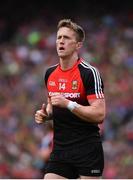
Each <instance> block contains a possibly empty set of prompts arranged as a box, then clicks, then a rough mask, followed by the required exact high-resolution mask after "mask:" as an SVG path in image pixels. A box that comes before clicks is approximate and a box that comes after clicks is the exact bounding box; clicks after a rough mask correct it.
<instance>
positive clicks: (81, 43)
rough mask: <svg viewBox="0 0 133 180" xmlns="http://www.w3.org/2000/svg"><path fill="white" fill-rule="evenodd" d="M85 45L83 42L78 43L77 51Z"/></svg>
mask: <svg viewBox="0 0 133 180" xmlns="http://www.w3.org/2000/svg"><path fill="white" fill-rule="evenodd" d="M82 45H83V42H77V50H79V49H80V48H81V47H82Z"/></svg>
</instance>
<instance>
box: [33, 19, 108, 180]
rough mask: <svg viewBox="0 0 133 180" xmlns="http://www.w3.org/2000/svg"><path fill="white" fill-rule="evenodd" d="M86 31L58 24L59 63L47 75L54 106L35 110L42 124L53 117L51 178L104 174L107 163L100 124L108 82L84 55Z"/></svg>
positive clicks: (65, 22) (47, 175)
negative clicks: (81, 49) (82, 53)
mask: <svg viewBox="0 0 133 180" xmlns="http://www.w3.org/2000/svg"><path fill="white" fill-rule="evenodd" d="M84 38H85V33H84V30H83V29H82V27H80V26H79V25H77V24H76V23H74V22H72V21H71V20H70V19H63V20H61V21H60V22H59V23H58V28H57V40H56V48H57V53H58V56H59V64H57V65H55V66H52V67H50V68H49V69H48V70H47V71H46V74H45V83H46V86H47V90H48V104H47V106H46V107H45V104H43V106H42V109H41V110H38V111H37V112H36V114H35V121H36V122H37V123H42V122H45V121H46V120H47V119H49V118H50V117H51V115H52V119H53V122H54V139H53V150H52V153H51V156H50V159H49V162H48V166H47V169H46V173H45V176H44V178H45V179H60V178H68V179H76V178H81V179H85V178H86V179H88V178H100V177H101V175H102V172H103V167H104V157H103V149H102V144H101V140H100V134H99V128H98V124H99V123H102V122H103V120H104V118H105V100H104V93H103V82H102V79H101V77H100V74H99V72H98V70H97V69H96V68H94V67H93V66H91V65H90V64H87V63H86V62H85V61H84V60H83V59H82V58H79V55H78V51H79V49H80V48H81V47H82V44H83V41H84Z"/></svg>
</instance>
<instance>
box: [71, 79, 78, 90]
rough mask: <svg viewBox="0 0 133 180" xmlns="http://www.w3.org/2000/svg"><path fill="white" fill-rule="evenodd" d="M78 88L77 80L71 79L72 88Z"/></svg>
mask: <svg viewBox="0 0 133 180" xmlns="http://www.w3.org/2000/svg"><path fill="white" fill-rule="evenodd" d="M77 88H78V81H77V80H73V81H72V89H73V90H75V89H77Z"/></svg>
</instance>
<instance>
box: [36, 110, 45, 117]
mask: <svg viewBox="0 0 133 180" xmlns="http://www.w3.org/2000/svg"><path fill="white" fill-rule="evenodd" d="M36 114H37V115H38V116H42V117H45V116H46V114H44V112H43V111H42V110H38V111H36Z"/></svg>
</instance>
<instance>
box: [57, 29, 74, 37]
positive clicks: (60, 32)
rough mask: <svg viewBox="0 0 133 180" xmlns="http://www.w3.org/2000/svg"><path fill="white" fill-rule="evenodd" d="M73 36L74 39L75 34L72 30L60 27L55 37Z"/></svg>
mask: <svg viewBox="0 0 133 180" xmlns="http://www.w3.org/2000/svg"><path fill="white" fill-rule="evenodd" d="M62 35H63V36H64V35H67V36H75V37H76V32H75V31H74V30H73V29H70V28H68V27H61V28H59V30H58V31H57V36H62Z"/></svg>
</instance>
